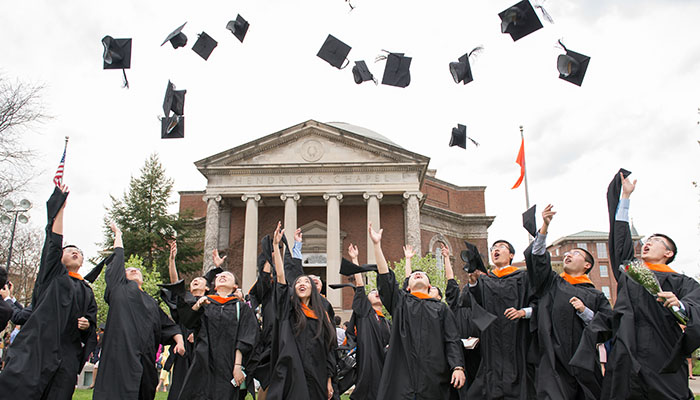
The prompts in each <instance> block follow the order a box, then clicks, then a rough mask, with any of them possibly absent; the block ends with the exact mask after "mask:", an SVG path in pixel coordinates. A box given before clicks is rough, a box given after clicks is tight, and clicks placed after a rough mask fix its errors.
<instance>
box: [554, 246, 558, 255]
mask: <svg viewBox="0 0 700 400" xmlns="http://www.w3.org/2000/svg"><path fill="white" fill-rule="evenodd" d="M554 251H555V252H556V255H557V256H558V255H559V247H557V248H556V249H555V250H554Z"/></svg>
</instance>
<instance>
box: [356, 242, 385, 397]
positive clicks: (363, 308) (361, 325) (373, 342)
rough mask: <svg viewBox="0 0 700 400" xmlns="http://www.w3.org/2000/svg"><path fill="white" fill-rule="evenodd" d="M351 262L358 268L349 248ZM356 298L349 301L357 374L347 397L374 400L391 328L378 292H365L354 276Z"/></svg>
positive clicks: (362, 282) (361, 282)
mask: <svg viewBox="0 0 700 400" xmlns="http://www.w3.org/2000/svg"><path fill="white" fill-rule="evenodd" d="M348 255H349V256H350V260H351V261H352V262H353V263H354V264H355V265H359V261H358V256H359V251H358V250H357V246H353V245H352V244H350V246H349V247H348ZM354 281H355V296H354V297H353V300H352V318H351V319H352V321H353V327H354V328H353V329H354V333H355V335H354V339H355V341H356V343H357V355H356V360H357V373H356V379H355V390H354V391H353V392H352V394H351V395H350V398H351V399H353V400H363V399H367V400H374V399H376V398H377V391H378V389H379V381H380V379H381V377H382V370H383V368H384V358H385V357H386V351H387V346H388V345H389V338H390V336H391V325H390V324H389V321H388V320H387V319H386V317H385V316H384V314H383V313H382V300H381V299H380V298H379V292H378V291H377V290H372V291H370V292H369V293H366V292H365V283H364V278H363V277H362V274H360V273H356V274H354Z"/></svg>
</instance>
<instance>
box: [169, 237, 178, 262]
mask: <svg viewBox="0 0 700 400" xmlns="http://www.w3.org/2000/svg"><path fill="white" fill-rule="evenodd" d="M176 256H177V242H176V241H175V240H171V241H170V259H171V260H174V259H175V257H176Z"/></svg>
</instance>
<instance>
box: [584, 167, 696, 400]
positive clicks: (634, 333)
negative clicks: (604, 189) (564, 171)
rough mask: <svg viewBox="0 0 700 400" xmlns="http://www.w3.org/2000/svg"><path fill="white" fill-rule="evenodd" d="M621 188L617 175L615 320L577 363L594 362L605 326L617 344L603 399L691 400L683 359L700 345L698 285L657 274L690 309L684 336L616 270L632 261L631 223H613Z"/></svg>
mask: <svg viewBox="0 0 700 400" xmlns="http://www.w3.org/2000/svg"><path fill="white" fill-rule="evenodd" d="M620 188H621V180H620V177H619V174H616V175H615V178H613V180H612V182H610V185H609V186H608V193H607V197H608V217H609V220H610V237H609V240H608V248H609V251H610V264H611V265H610V266H611V268H612V270H613V275H614V276H615V279H616V280H617V300H616V302H615V309H614V310H613V317H612V318H611V319H607V321H606V320H605V319H604V318H600V320H599V321H598V322H599V323H597V324H594V325H593V326H592V327H589V328H590V332H587V333H590V334H591V335H590V337H589V339H588V340H587V341H586V342H585V343H584V342H583V341H582V343H581V346H580V348H579V351H578V352H577V354H576V356H575V359H576V358H577V357H579V358H578V359H576V360H575V361H576V363H577V364H579V365H582V366H589V367H590V365H591V364H592V363H595V358H594V357H593V356H592V354H594V353H593V350H592V347H593V343H594V342H595V341H596V339H598V340H600V339H601V338H600V336H603V335H605V333H606V332H605V329H604V328H605V326H606V325H607V328H608V329H611V331H612V333H613V341H612V350H611V351H610V353H609V354H608V362H607V364H606V369H605V377H604V379H603V392H602V395H601V399H627V398H653V399H656V398H658V399H661V398H663V399H692V398H693V394H692V392H691V391H690V389H689V388H688V363H687V362H686V360H685V359H686V358H687V357H689V356H690V354H691V353H692V351H693V350H695V349H696V348H697V347H698V346H699V345H700V284H698V283H697V282H696V281H695V280H694V279H692V278H690V277H687V276H685V275H683V274H677V273H670V272H656V271H654V274H655V275H656V277H657V278H658V279H659V283H660V284H661V289H662V290H664V291H670V292H673V293H675V294H676V296H677V297H678V299H679V300H680V301H681V302H682V303H683V304H684V305H685V307H686V313H687V315H688V317H689V321H688V324H687V325H686V330H685V332H683V331H682V330H681V328H680V327H679V325H678V320H677V319H676V318H675V317H674V316H673V314H672V313H671V311H670V310H669V309H668V308H666V307H663V304H662V303H659V302H657V301H656V299H655V297H654V296H652V295H651V294H649V292H648V291H647V290H646V289H644V288H643V287H642V286H641V285H639V284H637V283H636V282H634V281H632V280H631V279H629V278H628V277H627V275H626V274H624V273H622V272H620V270H619V268H618V266H619V265H620V264H621V263H622V262H623V261H624V260H630V259H632V258H633V257H634V243H633V242H632V236H631V232H630V227H629V223H627V222H625V221H616V220H615V214H616V212H617V205H618V202H619V199H620ZM602 339H605V337H603V338H602ZM579 353H580V354H579ZM572 361H573V360H572Z"/></svg>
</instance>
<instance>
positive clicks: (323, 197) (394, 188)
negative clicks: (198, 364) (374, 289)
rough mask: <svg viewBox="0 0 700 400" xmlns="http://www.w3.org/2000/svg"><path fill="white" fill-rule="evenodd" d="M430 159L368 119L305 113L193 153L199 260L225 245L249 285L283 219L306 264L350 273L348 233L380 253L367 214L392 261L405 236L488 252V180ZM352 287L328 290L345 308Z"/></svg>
mask: <svg viewBox="0 0 700 400" xmlns="http://www.w3.org/2000/svg"><path fill="white" fill-rule="evenodd" d="M429 161H430V159H429V158H428V157H426V156H423V155H421V154H418V153H414V152H412V151H409V150H407V149H404V148H403V147H401V146H400V145H398V144H396V143H394V142H392V141H391V140H389V139H387V138H386V137H384V136H382V135H380V134H378V133H376V132H373V131H370V130H368V129H364V128H361V127H358V126H354V125H350V124H346V123H340V122H331V123H321V122H318V121H314V120H309V121H306V122H302V123H300V124H297V125H294V126H292V127H289V128H287V129H284V130H281V131H279V132H275V133H272V134H269V135H267V136H264V137H261V138H259V139H257V140H254V141H252V142H249V143H246V144H243V145H240V146H237V147H235V148H232V149H230V150H226V151H223V152H220V153H218V154H215V155H212V156H210V157H207V158H205V159H203V160H200V161H197V162H195V166H196V167H197V169H198V170H199V171H200V172H201V173H202V174H203V175H204V176H205V177H206V178H207V185H206V188H205V190H202V191H183V192H180V211H181V212H183V211H185V210H191V211H192V212H193V213H194V217H195V218H197V219H198V221H200V222H199V223H200V224H201V226H202V228H203V229H204V231H205V234H204V243H203V247H204V258H203V260H204V261H203V268H204V269H205V270H206V269H208V268H210V267H211V263H212V261H211V255H210V254H211V252H212V250H213V249H214V248H219V249H220V250H225V251H226V252H227V254H228V267H227V268H229V269H230V270H232V271H233V272H234V273H235V274H236V275H237V276H238V277H240V278H241V279H242V288H243V290H244V291H247V290H248V289H249V288H250V286H251V285H252V284H253V283H254V281H255V279H256V274H257V267H256V258H257V255H258V253H259V251H260V250H259V243H260V241H261V239H262V237H263V236H264V235H266V234H272V232H273V230H274V229H275V225H276V223H277V221H282V223H283V225H284V227H285V229H286V234H287V235H288V238H289V239H290V242H291V240H293V239H292V235H293V232H294V230H295V228H297V227H299V228H301V230H302V232H303V235H304V246H303V254H304V258H303V265H304V268H305V271H306V272H307V273H313V274H316V275H319V276H321V277H322V279H323V280H324V282H325V284H330V283H340V282H345V281H346V280H345V279H344V278H343V277H341V276H340V275H339V273H338V270H339V266H340V260H341V257H342V256H343V255H345V256H346V257H347V248H348V245H349V244H350V243H353V244H356V245H357V246H358V247H359V249H360V262H362V263H365V262H373V261H374V253H373V251H372V247H371V242H370V240H369V237H368V234H367V223H368V221H371V222H372V223H373V225H374V227H375V229H379V228H380V227H381V228H383V229H384V238H383V248H384V252H385V255H386V257H387V260H389V261H390V262H391V261H398V260H400V259H401V258H402V257H403V251H402V246H403V245H404V244H406V243H409V244H411V245H413V246H414V248H416V249H420V252H421V253H422V254H425V253H426V252H436V249H437V248H438V246H439V244H438V243H439V242H443V243H446V244H447V246H448V247H449V248H450V250H451V254H453V255H455V254H456V255H458V254H459V252H460V251H461V250H463V249H464V248H465V245H464V241H465V240H468V241H470V242H473V243H475V244H477V246H478V247H479V249H480V251H481V252H482V253H483V254H487V228H488V227H489V226H490V225H491V223H492V222H493V220H494V217H492V216H487V215H486V213H485V203H484V191H485V189H486V188H485V187H483V186H479V187H461V186H457V185H453V184H451V183H448V182H444V181H442V180H439V179H437V178H436V177H435V171H434V170H430V169H428V163H429ZM438 253H439V252H438ZM457 258H458V260H456V261H455V264H456V269H457V273H458V276H461V278H462V281H463V282H464V281H466V279H465V277H464V275H463V272H462V271H461V268H460V266H461V265H462V263H461V260H459V257H457ZM453 259H454V256H453ZM438 262H440V260H439V261H438ZM350 292H351V291H350V290H343V291H342V292H341V291H337V290H328V291H327V297H328V299H329V301H330V302H331V303H332V304H333V306H334V307H335V308H336V309H337V310H338V311H339V312H342V310H349V309H350V307H351V302H352V293H350Z"/></svg>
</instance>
